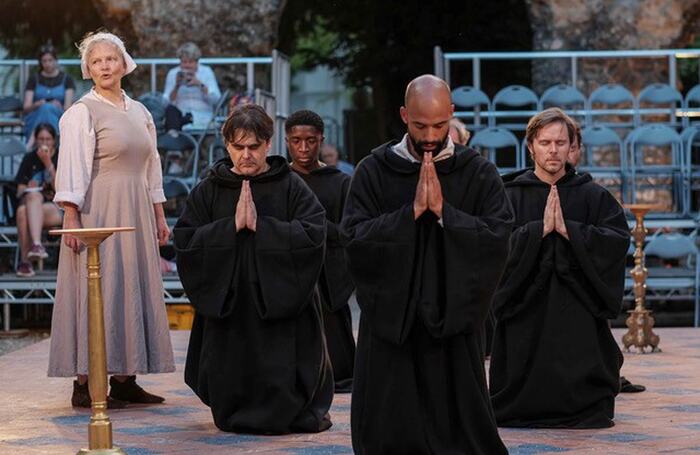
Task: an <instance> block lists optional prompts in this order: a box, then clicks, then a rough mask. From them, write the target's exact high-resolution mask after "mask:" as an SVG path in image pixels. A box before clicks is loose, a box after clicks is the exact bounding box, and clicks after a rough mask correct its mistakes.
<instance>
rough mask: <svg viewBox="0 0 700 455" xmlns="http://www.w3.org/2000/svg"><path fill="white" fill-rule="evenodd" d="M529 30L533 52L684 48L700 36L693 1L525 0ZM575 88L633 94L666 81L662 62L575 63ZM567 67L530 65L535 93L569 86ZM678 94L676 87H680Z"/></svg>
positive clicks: (698, 7)
mask: <svg viewBox="0 0 700 455" xmlns="http://www.w3.org/2000/svg"><path fill="white" fill-rule="evenodd" d="M525 2H526V4H527V6H528V9H529V14H530V22H531V25H532V29H533V50H594V49H670V48H683V47H685V46H687V45H688V44H689V43H690V42H692V40H693V39H694V37H695V35H697V33H699V32H700V1H697V0H639V1H636V0H591V1H580V0H525ZM578 73H579V75H580V76H579V79H578V88H579V89H580V90H582V91H583V93H585V94H588V93H590V92H591V91H592V90H594V89H595V88H596V87H598V86H599V85H601V84H605V83H608V82H620V83H622V84H623V85H625V86H627V87H629V88H631V89H632V91H633V92H635V93H636V92H637V91H638V90H639V89H640V88H641V87H643V86H645V85H647V84H649V83H651V82H666V81H668V64H667V61H666V60H665V59H619V60H594V59H587V60H583V61H581V62H580V63H579V67H578ZM570 80H571V78H570V66H569V62H562V61H551V62H549V63H538V64H536V65H533V85H534V86H535V88H536V90H539V91H540V92H541V91H542V90H543V89H544V88H546V87H548V86H551V85H553V84H556V83H559V82H563V83H570ZM679 88H680V87H679Z"/></svg>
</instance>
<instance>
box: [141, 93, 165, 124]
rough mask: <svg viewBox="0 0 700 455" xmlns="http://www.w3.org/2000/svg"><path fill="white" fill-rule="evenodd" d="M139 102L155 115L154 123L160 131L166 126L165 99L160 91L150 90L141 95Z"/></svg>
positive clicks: (152, 115)
mask: <svg viewBox="0 0 700 455" xmlns="http://www.w3.org/2000/svg"><path fill="white" fill-rule="evenodd" d="M139 102H140V103H141V104H143V105H144V106H145V107H146V109H147V110H148V112H150V113H151V117H153V123H154V124H155V125H156V129H157V130H158V132H161V131H162V130H163V128H164V122H165V107H166V105H165V100H164V99H163V94H162V93H160V92H149V93H144V94H143V95H141V96H139Z"/></svg>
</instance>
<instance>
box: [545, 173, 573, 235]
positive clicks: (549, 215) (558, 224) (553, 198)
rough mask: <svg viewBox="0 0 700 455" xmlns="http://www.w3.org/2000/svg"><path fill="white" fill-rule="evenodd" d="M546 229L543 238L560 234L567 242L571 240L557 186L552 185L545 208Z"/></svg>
mask: <svg viewBox="0 0 700 455" xmlns="http://www.w3.org/2000/svg"><path fill="white" fill-rule="evenodd" d="M543 221H544V229H543V230H542V237H546V236H547V235H548V234H550V233H551V232H558V233H559V234H560V235H561V236H562V237H564V238H565V239H566V240H569V233H568V232H567V230H566V223H565V222H564V215H563V212H562V210H561V201H560V200H559V191H558V190H557V187H556V185H552V188H551V189H550V190H549V196H547V205H546V206H545V208H544V219H543Z"/></svg>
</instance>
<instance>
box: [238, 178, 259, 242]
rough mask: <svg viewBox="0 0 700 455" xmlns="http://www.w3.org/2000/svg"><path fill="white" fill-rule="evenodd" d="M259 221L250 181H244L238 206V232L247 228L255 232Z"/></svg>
mask: <svg viewBox="0 0 700 455" xmlns="http://www.w3.org/2000/svg"><path fill="white" fill-rule="evenodd" d="M257 221H258V212H257V210H256V209H255V202H254V201H253V193H251V191H250V181H249V180H243V185H242V186H241V194H240V196H239V197H238V203H237V204H236V232H238V231H240V230H241V229H246V228H247V229H250V230H251V231H253V232H255V228H256V226H257Z"/></svg>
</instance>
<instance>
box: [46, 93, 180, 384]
mask: <svg viewBox="0 0 700 455" xmlns="http://www.w3.org/2000/svg"><path fill="white" fill-rule="evenodd" d="M124 98H125V105H126V109H124V108H121V107H117V106H116V105H114V104H112V103H111V102H109V101H108V100H106V99H105V98H103V97H101V96H100V95H98V94H97V93H96V92H95V91H94V90H92V91H91V92H89V93H88V94H86V95H85V96H84V97H83V98H81V99H80V101H78V103H76V104H75V105H73V106H72V107H71V108H70V109H68V110H67V111H66V113H65V114H64V115H63V117H62V118H61V122H60V132H61V145H60V153H59V161H58V168H57V176H56V197H55V198H54V201H56V202H59V203H60V202H70V203H73V204H75V205H77V206H78V208H79V210H80V219H81V221H82V224H83V227H85V228H89V227H115V226H134V227H136V232H127V233H118V234H114V235H112V236H111V237H109V238H108V239H107V240H105V241H104V242H103V243H102V245H101V246H100V259H101V263H102V269H101V270H102V296H103V300H104V309H105V333H106V347H107V371H108V373H109V374H122V375H134V374H145V373H165V372H171V371H175V365H174V362H173V353H172V347H171V344H170V333H169V328H168V320H167V314H166V309H165V303H164V301H163V281H162V277H161V274H160V268H159V251H158V243H157V235H156V222H155V215H154V212H153V204H154V203H158V202H163V201H165V196H164V194H163V189H162V175H161V169H160V158H159V157H158V152H157V150H156V145H155V127H154V125H153V121H152V119H151V116H150V114H149V113H148V111H147V110H146V109H145V108H144V107H143V105H141V104H140V103H138V102H137V101H134V100H132V99H130V98H128V97H127V96H126V95H124ZM86 260H87V250H86V248H82V250H81V252H80V253H79V254H75V253H74V252H73V251H72V250H71V249H70V248H68V247H66V246H65V245H64V244H61V252H60V257H59V264H58V277H57V290H56V303H55V305H54V310H53V320H52V326H51V353H50V356H49V370H48V375H49V376H75V375H76V374H87V372H88V342H87V339H88V336H87V334H88V332H87V269H86Z"/></svg>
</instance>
